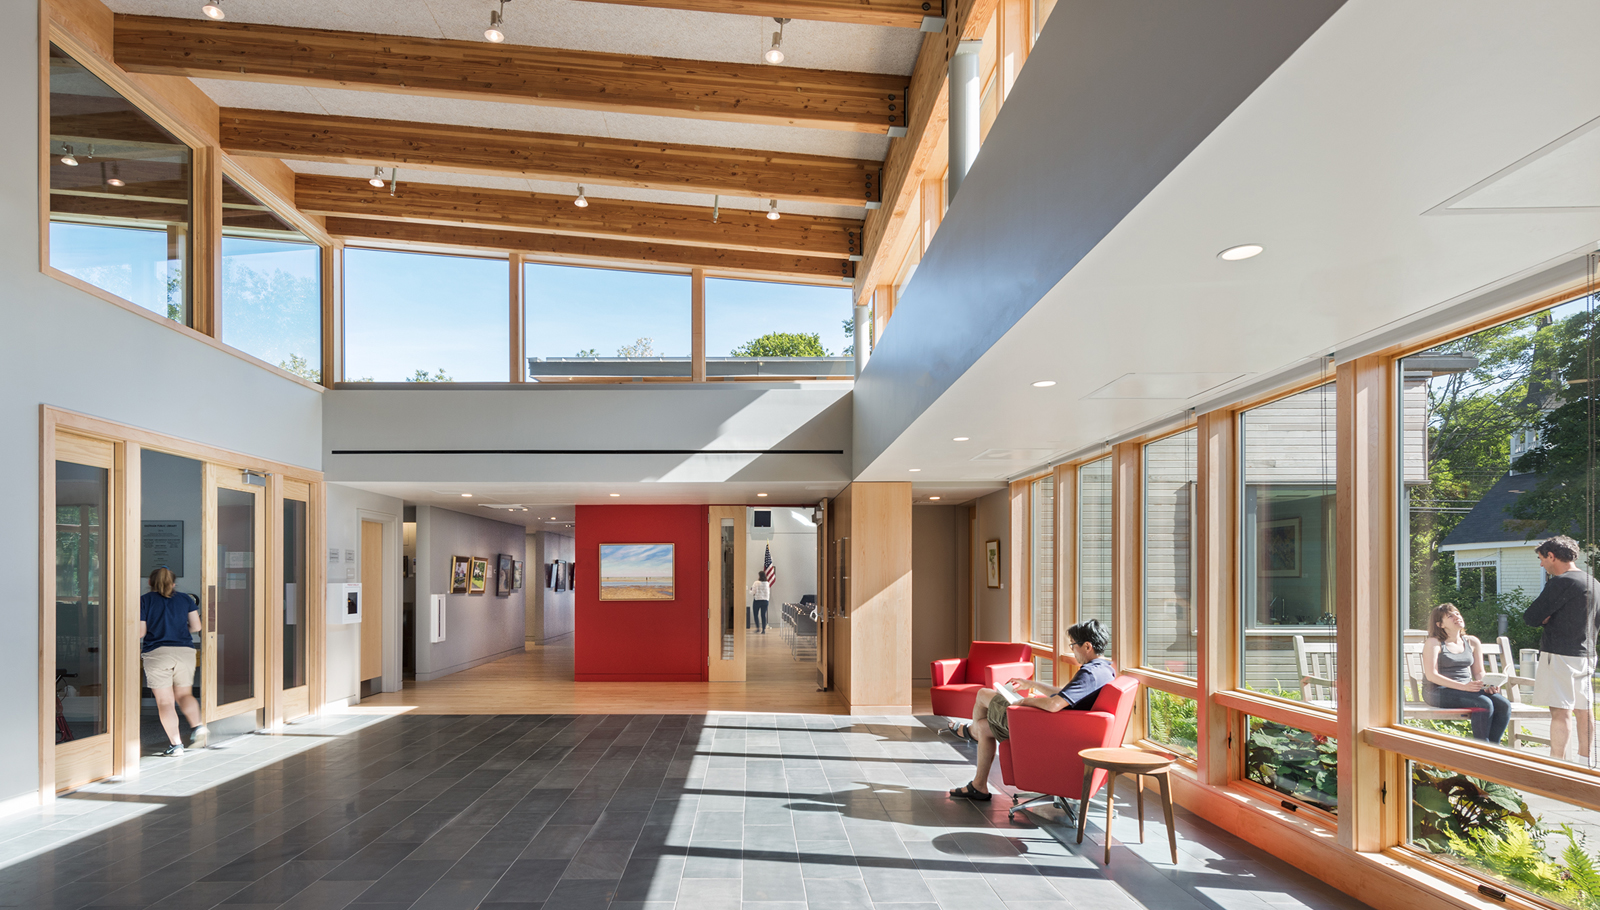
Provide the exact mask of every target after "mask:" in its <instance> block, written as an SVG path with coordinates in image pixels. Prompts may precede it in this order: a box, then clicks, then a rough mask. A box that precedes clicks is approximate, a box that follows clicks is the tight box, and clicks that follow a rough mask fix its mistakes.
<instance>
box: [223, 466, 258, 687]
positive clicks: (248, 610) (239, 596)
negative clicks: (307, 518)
mask: <svg viewBox="0 0 1600 910" xmlns="http://www.w3.org/2000/svg"><path fill="white" fill-rule="evenodd" d="M255 558H256V497H255V494H254V493H246V492H244V491H242V490H227V489H218V490H217V615H216V633H217V643H216V649H217V653H216V662H217V704H219V705H227V704H232V703H233V702H236V701H241V700H243V699H247V698H254V697H255V694H256V686H255V678H256V674H255V654H256V640H255V616H256V609H255V607H256V565H255Z"/></svg>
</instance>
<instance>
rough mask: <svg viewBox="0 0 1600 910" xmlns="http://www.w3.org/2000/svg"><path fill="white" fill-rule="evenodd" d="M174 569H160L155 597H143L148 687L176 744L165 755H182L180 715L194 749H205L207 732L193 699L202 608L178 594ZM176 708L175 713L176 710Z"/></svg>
mask: <svg viewBox="0 0 1600 910" xmlns="http://www.w3.org/2000/svg"><path fill="white" fill-rule="evenodd" d="M176 584H177V580H176V579H175V578H173V577H172V570H171V569H168V568H167V567H166V566H157V567H156V569H155V571H153V572H151V573H150V593H148V594H146V595H144V596H143V597H141V598H139V651H140V654H139V657H140V661H141V662H142V663H143V664H144V678H145V683H146V684H147V685H148V686H149V687H150V694H151V695H154V696H155V699H156V713H157V714H158V715H159V716H160V717H161V726H162V727H163V728H164V729H165V730H166V731H167V741H168V742H170V743H171V745H169V746H168V747H167V751H165V752H163V753H161V754H162V755H182V754H183V740H182V739H181V738H179V736H178V710H182V711H183V716H184V717H186V718H188V719H189V726H190V728H191V729H193V731H194V738H193V739H192V740H191V741H190V745H191V746H193V747H194V748H196V749H204V748H205V747H206V737H207V732H208V731H207V730H206V726H205V724H202V723H201V722H200V705H199V703H197V702H196V701H195V700H194V663H195V661H194V659H195V645H194V639H193V638H192V637H191V633H193V632H198V631H200V605H199V604H198V603H195V599H194V598H193V597H190V596H189V595H187V594H185V593H183V592H182V591H176V590H174V586H175V585H176ZM175 709H176V710H175Z"/></svg>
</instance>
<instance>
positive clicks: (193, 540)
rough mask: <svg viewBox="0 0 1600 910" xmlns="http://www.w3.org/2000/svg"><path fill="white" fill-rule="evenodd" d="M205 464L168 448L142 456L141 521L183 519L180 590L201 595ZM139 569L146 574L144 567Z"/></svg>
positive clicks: (198, 597) (197, 601)
mask: <svg viewBox="0 0 1600 910" xmlns="http://www.w3.org/2000/svg"><path fill="white" fill-rule="evenodd" d="M204 468H205V465H204V464H202V463H201V462H198V461H195V460H194V459H192V458H182V457H180V456H177V455H168V454H166V453H165V452H142V453H141V455H140V460H139V470H140V476H139V481H140V482H139V487H140V494H141V496H140V501H139V508H140V521H181V522H183V574H182V575H179V576H178V590H179V591H183V592H184V593H186V594H190V595H193V596H194V598H195V602H196V603H203V602H204V601H203V600H202V599H201V594H202V592H201V590H200V578H201V574H200V573H201V565H200V561H201V560H202V559H203V558H204V556H203V554H202V553H201V539H202V534H201V524H200V523H201V521H202V520H203V514H202V513H203V510H204V499H205V474H204ZM136 571H138V572H139V574H140V575H144V574H145V572H144V570H143V567H142V566H141V567H138V568H137V569H136Z"/></svg>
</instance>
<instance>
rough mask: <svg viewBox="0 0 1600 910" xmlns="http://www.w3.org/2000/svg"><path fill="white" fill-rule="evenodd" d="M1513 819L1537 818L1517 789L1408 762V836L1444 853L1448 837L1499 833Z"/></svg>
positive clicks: (1532, 821) (1528, 821) (1531, 822)
mask: <svg viewBox="0 0 1600 910" xmlns="http://www.w3.org/2000/svg"><path fill="white" fill-rule="evenodd" d="M1512 819H1517V820H1520V821H1521V822H1523V823H1524V824H1527V825H1535V824H1537V822H1536V820H1535V819H1534V817H1533V813H1532V812H1530V811H1528V804H1527V803H1525V802H1523V801H1522V797H1521V796H1520V795H1518V793H1517V791H1515V790H1513V789H1511V788H1510V787H1506V786H1502V785H1500V784H1497V783H1494V782H1492V781H1487V780H1481V779H1479V778H1475V777H1468V776H1467V775H1465V774H1462V773H1460V772H1457V771H1445V770H1440V769H1438V768H1431V767H1428V766H1427V765H1422V764H1413V765H1412V766H1411V841H1412V843H1414V844H1416V845H1418V846H1420V847H1423V848H1425V849H1427V850H1429V851H1431V852H1434V853H1443V852H1445V850H1446V848H1447V847H1448V845H1449V842H1450V839H1451V838H1458V839H1459V838H1469V837H1472V836H1473V835H1474V834H1476V833H1477V832H1480V831H1487V832H1489V833H1490V834H1494V835H1496V836H1500V835H1504V834H1505V833H1506V831H1507V830H1509V828H1510V826H1511V820H1512Z"/></svg>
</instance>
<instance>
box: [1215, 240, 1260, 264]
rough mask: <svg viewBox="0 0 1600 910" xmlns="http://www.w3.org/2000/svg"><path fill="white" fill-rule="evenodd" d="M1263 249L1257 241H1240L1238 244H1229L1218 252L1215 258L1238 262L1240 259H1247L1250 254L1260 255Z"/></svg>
mask: <svg viewBox="0 0 1600 910" xmlns="http://www.w3.org/2000/svg"><path fill="white" fill-rule="evenodd" d="M1264 249H1266V247H1263V246H1262V245H1261V244H1259V243H1241V244H1239V245H1238V246H1230V247H1228V248H1227V249H1225V250H1223V251H1222V252H1220V253H1218V254H1217V258H1218V259H1226V260H1227V261H1229V262H1238V261H1239V260H1240V259H1249V258H1250V257H1251V256H1259V255H1261V251H1262V250H1264Z"/></svg>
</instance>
